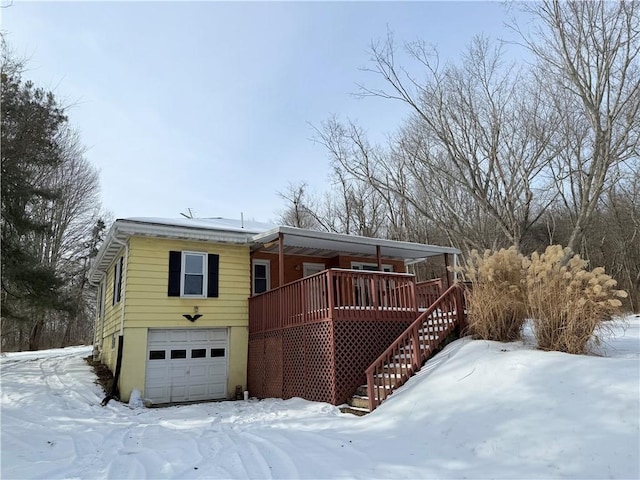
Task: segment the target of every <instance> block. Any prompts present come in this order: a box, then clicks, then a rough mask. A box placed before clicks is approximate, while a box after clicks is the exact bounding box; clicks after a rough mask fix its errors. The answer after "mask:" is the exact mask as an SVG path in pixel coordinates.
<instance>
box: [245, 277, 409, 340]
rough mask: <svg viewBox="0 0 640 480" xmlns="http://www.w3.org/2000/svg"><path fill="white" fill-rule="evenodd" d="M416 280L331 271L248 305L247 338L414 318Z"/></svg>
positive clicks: (305, 279)
mask: <svg viewBox="0 0 640 480" xmlns="http://www.w3.org/2000/svg"><path fill="white" fill-rule="evenodd" d="M417 308H418V305H417V303H416V284H415V277H414V276H413V275H409V274H403V273H387V272H371V271H359V270H343V269H337V268H334V269H329V270H325V271H323V272H320V273H317V274H315V275H310V276H308V277H305V278H303V279H300V280H297V281H295V282H292V283H288V284H286V285H283V286H282V287H278V288H275V289H273V290H269V291H268V292H265V293H262V294H259V295H255V296H253V297H251V298H250V299H249V333H258V332H266V331H272V330H279V329H282V328H287V327H293V326H296V325H303V324H307V323H312V322H315V321H320V320H325V319H331V318H336V317H339V318H341V319H351V320H360V319H363V320H372V319H377V318H383V317H384V318H385V319H393V318H406V317H407V313H408V312H417Z"/></svg>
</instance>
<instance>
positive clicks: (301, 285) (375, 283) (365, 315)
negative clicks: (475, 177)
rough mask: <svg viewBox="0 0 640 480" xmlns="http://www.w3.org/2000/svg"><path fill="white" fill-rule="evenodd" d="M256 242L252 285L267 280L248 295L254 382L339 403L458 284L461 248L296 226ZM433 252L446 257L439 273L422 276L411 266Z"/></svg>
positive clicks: (273, 391)
mask: <svg viewBox="0 0 640 480" xmlns="http://www.w3.org/2000/svg"><path fill="white" fill-rule="evenodd" d="M254 241H255V243H254V245H253V247H252V265H253V266H252V288H253V291H254V292H256V290H261V289H262V288H263V287H266V288H264V290H263V291H257V292H256V293H255V294H254V295H252V296H251V297H250V298H249V375H248V377H249V378H248V384H249V385H248V387H249V391H250V393H251V395H255V396H257V397H260V398H266V397H279V398H290V397H294V396H299V397H302V398H306V399H309V400H316V401H326V402H329V403H333V404H340V403H343V402H344V401H345V400H346V399H347V397H349V396H350V395H352V394H353V392H354V391H355V389H356V388H357V387H358V386H359V385H361V384H362V383H364V381H365V378H366V377H365V370H366V368H367V367H368V366H369V365H370V364H371V363H372V362H373V361H374V360H375V359H376V358H377V357H378V356H379V355H380V354H381V353H382V352H384V350H385V349H386V348H387V347H388V346H389V345H390V344H391V343H392V342H393V341H394V340H395V339H396V338H397V337H398V336H399V335H400V334H401V333H402V332H403V331H404V330H405V329H406V328H407V327H408V326H409V325H410V324H411V323H412V322H413V321H414V320H415V319H416V318H417V317H418V316H419V312H420V311H421V310H424V309H426V308H427V307H429V305H431V304H432V303H433V302H434V301H435V300H436V299H437V298H438V296H439V295H440V294H441V293H442V292H443V291H444V290H445V289H446V288H447V287H448V285H450V284H451V282H452V280H453V278H452V277H453V276H452V275H451V274H450V273H449V272H448V270H447V269H446V267H447V266H448V265H455V262H456V255H457V254H458V253H459V252H458V251H457V250H456V249H453V248H449V247H439V246H433V245H422V244H416V243H409V242H396V241H391V240H383V239H372V238H366V237H356V236H350V235H341V234H333V233H326V232H311V231H308V230H302V229H297V228H293V227H278V228H277V229H274V230H272V231H270V232H266V233H264V234H261V235H258V236H256V237H254ZM431 257H441V259H442V260H444V262H442V263H443V264H444V267H443V268H442V275H441V277H440V278H436V279H431V280H428V281H423V282H417V281H416V276H415V275H413V274H410V273H407V272H406V270H407V269H406V266H407V265H410V264H413V263H416V262H420V261H423V260H425V259H427V258H431ZM266 262H268V263H266ZM256 265H258V266H265V265H268V268H256ZM310 265H311V266H313V267H315V269H311V268H309V266H310ZM314 270H315V271H314ZM261 274H262V276H261Z"/></svg>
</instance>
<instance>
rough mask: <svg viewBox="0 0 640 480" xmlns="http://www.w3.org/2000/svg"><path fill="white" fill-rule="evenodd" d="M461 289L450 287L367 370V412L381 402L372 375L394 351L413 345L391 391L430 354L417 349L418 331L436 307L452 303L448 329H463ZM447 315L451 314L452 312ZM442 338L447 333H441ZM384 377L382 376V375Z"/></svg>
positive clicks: (408, 376) (416, 369) (398, 386)
mask: <svg viewBox="0 0 640 480" xmlns="http://www.w3.org/2000/svg"><path fill="white" fill-rule="evenodd" d="M463 289H464V285H463V284H460V283H454V284H453V285H451V286H450V287H449V288H448V289H447V290H446V291H445V292H444V293H443V294H442V295H440V297H438V299H437V300H436V301H435V302H433V303H432V304H431V306H429V308H427V309H426V310H425V311H424V312H423V313H422V314H420V315H419V316H418V318H416V319H415V320H414V321H413V323H411V325H409V326H408V327H407V328H406V330H405V331H404V332H402V333H401V334H400V336H398V338H397V339H396V340H395V341H394V342H393V343H392V344H391V345H389V347H388V348H387V349H386V350H385V351H384V352H383V353H382V354H381V355H380V356H379V357H378V358H377V359H376V360H375V361H374V362H373V363H372V364H371V365H370V366H369V368H367V370H366V375H367V395H368V396H369V411H371V412H372V411H373V410H374V409H375V408H376V407H377V406H378V405H380V403H381V402H382V400H380V399H379V398H378V397H377V396H376V395H375V392H374V378H373V375H374V373H375V371H376V370H377V369H378V368H384V365H385V363H386V361H387V359H389V358H390V355H391V354H392V353H393V352H394V351H399V350H400V348H401V347H404V346H406V345H410V344H411V343H413V353H414V355H413V356H412V357H413V358H412V362H411V364H410V366H409V367H408V368H407V367H405V368H404V370H405V372H404V374H403V375H402V376H401V377H400V378H399V379H398V380H397V383H396V384H395V385H391V383H390V387H391V390H392V391H393V390H396V389H398V388H400V387H401V386H402V385H404V384H405V383H406V381H407V380H408V379H409V378H410V377H411V376H412V375H413V374H414V373H415V372H417V371H418V370H420V368H421V367H422V362H424V361H425V360H426V359H427V357H428V356H429V355H430V354H431V353H432V350H431V349H430V350H429V352H427V351H425V352H422V351H421V349H420V347H419V333H420V332H419V330H420V327H421V326H422V324H423V322H424V321H425V320H426V319H427V318H428V317H429V316H431V315H432V314H433V312H435V311H436V310H437V309H438V307H440V306H442V305H443V304H444V303H445V302H447V301H452V303H453V305H454V306H455V312H456V316H455V317H454V320H453V321H452V322H451V324H450V329H453V328H454V327H455V326H456V325H457V326H459V327H460V328H461V329H462V328H463V323H464V300H463V294H464V292H463ZM448 313H453V310H451V311H449V312H448ZM442 333H443V335H442V337H444V336H445V335H446V334H447V333H448V332H446V331H445V332H442ZM383 375H384V374H383Z"/></svg>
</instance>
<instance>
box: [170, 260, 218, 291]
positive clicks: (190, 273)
mask: <svg viewBox="0 0 640 480" xmlns="http://www.w3.org/2000/svg"><path fill="white" fill-rule="evenodd" d="M219 263H220V256H219V255H216V254H214V253H209V254H207V253H202V252H175V251H171V252H169V286H168V292H167V294H168V295H169V296H170V297H187V298H189V297H194V298H203V297H217V296H218V271H219Z"/></svg>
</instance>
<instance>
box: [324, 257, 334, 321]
mask: <svg viewBox="0 0 640 480" xmlns="http://www.w3.org/2000/svg"><path fill="white" fill-rule="evenodd" d="M325 277H326V279H327V296H328V298H327V308H328V309H329V311H328V312H327V316H328V317H329V318H330V319H331V320H333V270H331V269H329V270H327V273H326V274H325Z"/></svg>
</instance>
